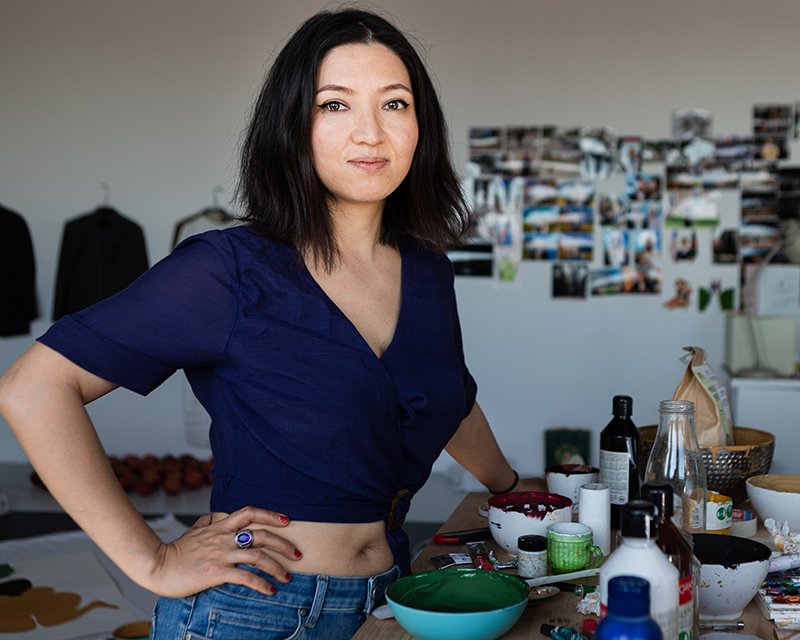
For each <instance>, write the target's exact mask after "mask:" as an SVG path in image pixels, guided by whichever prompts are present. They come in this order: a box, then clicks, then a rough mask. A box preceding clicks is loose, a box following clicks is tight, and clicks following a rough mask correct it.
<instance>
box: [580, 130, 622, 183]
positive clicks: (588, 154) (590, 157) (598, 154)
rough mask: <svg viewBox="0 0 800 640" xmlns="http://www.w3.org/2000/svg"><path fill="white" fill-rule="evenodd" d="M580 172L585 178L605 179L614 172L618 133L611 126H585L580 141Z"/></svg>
mask: <svg viewBox="0 0 800 640" xmlns="http://www.w3.org/2000/svg"><path fill="white" fill-rule="evenodd" d="M578 144H579V146H580V150H581V162H580V174H581V178H582V179H584V180H604V179H606V178H608V177H609V176H610V175H611V174H612V173H614V169H615V164H616V158H617V135H616V132H615V131H614V130H613V129H611V128H609V127H584V129H583V130H582V131H581V138H580V141H579V143H578Z"/></svg>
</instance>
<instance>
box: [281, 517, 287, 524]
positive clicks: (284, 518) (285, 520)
mask: <svg viewBox="0 0 800 640" xmlns="http://www.w3.org/2000/svg"><path fill="white" fill-rule="evenodd" d="M280 521H281V524H286V523H287V522H289V518H287V517H286V516H281V517H280Z"/></svg>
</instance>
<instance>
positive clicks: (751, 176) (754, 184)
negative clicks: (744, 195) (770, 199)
mask: <svg viewBox="0 0 800 640" xmlns="http://www.w3.org/2000/svg"><path fill="white" fill-rule="evenodd" d="M780 183H781V179H780V173H779V172H778V169H777V168H776V167H773V166H765V167H758V168H749V169H742V170H741V171H740V172H739V186H740V187H741V189H742V191H747V192H750V193H770V192H777V191H778V190H779V189H780Z"/></svg>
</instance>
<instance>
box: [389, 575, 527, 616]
mask: <svg viewBox="0 0 800 640" xmlns="http://www.w3.org/2000/svg"><path fill="white" fill-rule="evenodd" d="M529 593H530V591H529V589H528V586H527V585H526V584H525V583H524V582H523V581H522V580H521V579H520V578H517V577H516V576H513V575H509V574H505V573H500V572H498V571H488V570H486V569H475V568H472V567H453V568H450V569H444V570H439V571H428V572H425V573H418V574H415V575H411V576H406V577H405V578H401V579H400V580H398V581H397V582H395V583H393V584H392V585H391V586H390V587H389V589H388V592H387V595H388V596H389V597H390V598H391V599H392V600H394V601H395V602H397V603H398V604H401V605H404V606H406V607H412V608H414V609H424V610H425V611H442V612H447V613H468V612H475V611H492V610H494V609H504V608H506V607H511V606H514V605H516V604H519V603H520V602H522V601H523V600H527V599H528V595H529Z"/></svg>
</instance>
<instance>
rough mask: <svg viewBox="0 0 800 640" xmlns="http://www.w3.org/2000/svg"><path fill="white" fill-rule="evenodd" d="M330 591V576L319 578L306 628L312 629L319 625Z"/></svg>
mask: <svg viewBox="0 0 800 640" xmlns="http://www.w3.org/2000/svg"><path fill="white" fill-rule="evenodd" d="M327 591H328V576H317V588H316V590H315V591H314V602H312V603H311V612H310V613H309V614H308V619H307V620H306V626H307V627H312V628H313V626H314V625H315V624H317V619H318V618H319V616H320V614H321V613H322V605H323V604H325V593H326V592H327Z"/></svg>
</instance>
